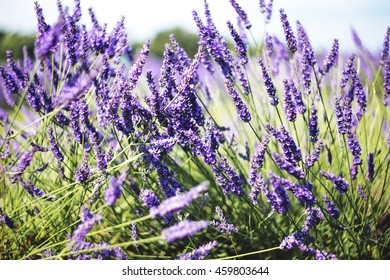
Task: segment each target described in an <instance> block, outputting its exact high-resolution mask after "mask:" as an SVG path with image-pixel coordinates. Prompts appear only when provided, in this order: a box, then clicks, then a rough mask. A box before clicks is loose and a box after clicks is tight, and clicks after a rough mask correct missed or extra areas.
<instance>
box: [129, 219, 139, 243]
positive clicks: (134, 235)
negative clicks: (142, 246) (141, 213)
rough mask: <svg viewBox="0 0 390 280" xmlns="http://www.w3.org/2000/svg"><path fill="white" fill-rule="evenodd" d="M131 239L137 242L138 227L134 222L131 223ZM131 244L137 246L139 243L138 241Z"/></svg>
mask: <svg viewBox="0 0 390 280" xmlns="http://www.w3.org/2000/svg"><path fill="white" fill-rule="evenodd" d="M131 239H132V240H133V241H134V242H137V239H138V227H137V224H136V223H132V224H131ZM133 246H134V247H136V248H137V247H138V246H139V244H138V243H134V244H133Z"/></svg>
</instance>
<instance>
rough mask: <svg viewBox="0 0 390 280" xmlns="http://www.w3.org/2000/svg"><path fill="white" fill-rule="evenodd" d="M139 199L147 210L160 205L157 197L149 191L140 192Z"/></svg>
mask: <svg viewBox="0 0 390 280" xmlns="http://www.w3.org/2000/svg"><path fill="white" fill-rule="evenodd" d="M140 199H141V201H142V202H143V204H144V205H145V206H146V207H147V208H149V209H150V208H152V207H154V206H158V205H159V204H160V200H159V199H158V197H157V196H156V195H155V194H154V193H153V192H151V191H149V190H141V192H140Z"/></svg>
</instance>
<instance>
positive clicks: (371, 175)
mask: <svg viewBox="0 0 390 280" xmlns="http://www.w3.org/2000/svg"><path fill="white" fill-rule="evenodd" d="M367 165H368V167H367V179H368V180H370V181H371V182H372V181H373V180H374V174H375V167H374V153H368V157H367Z"/></svg>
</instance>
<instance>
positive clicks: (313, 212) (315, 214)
mask: <svg viewBox="0 0 390 280" xmlns="http://www.w3.org/2000/svg"><path fill="white" fill-rule="evenodd" d="M306 213H307V218H306V221H305V222H304V224H303V227H302V232H303V233H308V232H309V231H310V230H311V229H312V228H313V227H314V226H315V225H316V224H318V223H319V222H320V221H321V220H323V219H325V217H324V214H323V213H322V211H321V209H320V208H318V207H312V208H309V209H306Z"/></svg>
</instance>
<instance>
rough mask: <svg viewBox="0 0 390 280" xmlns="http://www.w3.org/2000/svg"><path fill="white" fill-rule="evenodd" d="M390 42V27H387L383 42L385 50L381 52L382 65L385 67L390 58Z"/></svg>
mask: <svg viewBox="0 0 390 280" xmlns="http://www.w3.org/2000/svg"><path fill="white" fill-rule="evenodd" d="M389 42H390V27H389V26H388V27H387V32H386V35H385V39H384V40H383V48H382V52H381V64H382V65H383V64H384V63H385V62H386V61H387V57H388V56H389Z"/></svg>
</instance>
